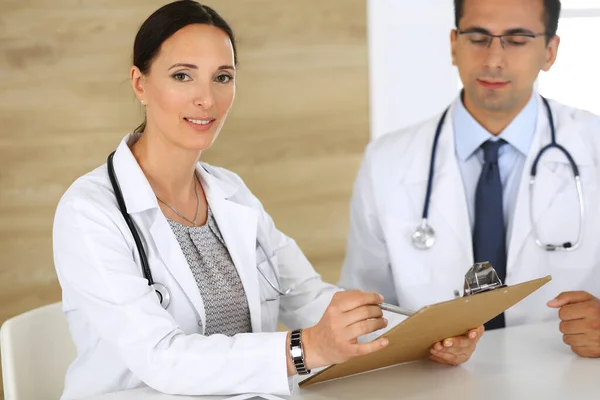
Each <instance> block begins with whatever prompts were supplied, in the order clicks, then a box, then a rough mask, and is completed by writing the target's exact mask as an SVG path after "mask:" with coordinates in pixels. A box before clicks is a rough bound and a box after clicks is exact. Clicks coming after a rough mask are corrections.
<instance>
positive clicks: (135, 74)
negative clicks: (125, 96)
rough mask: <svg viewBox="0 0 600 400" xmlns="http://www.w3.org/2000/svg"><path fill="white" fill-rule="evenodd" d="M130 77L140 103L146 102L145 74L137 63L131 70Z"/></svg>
mask: <svg viewBox="0 0 600 400" xmlns="http://www.w3.org/2000/svg"><path fill="white" fill-rule="evenodd" d="M129 79H130V80H131V88H132V89H133V92H134V93H135V95H136V97H137V98H138V100H139V101H140V103H142V104H143V103H144V102H145V95H146V92H145V91H144V83H145V76H144V74H142V71H140V69H139V68H138V67H136V66H135V65H134V66H133V67H131V70H130V71H129Z"/></svg>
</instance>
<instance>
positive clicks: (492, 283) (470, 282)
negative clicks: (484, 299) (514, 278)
mask: <svg viewBox="0 0 600 400" xmlns="http://www.w3.org/2000/svg"><path fill="white" fill-rule="evenodd" d="M504 286H506V285H504V284H503V283H502V281H501V280H500V277H499V276H498V273H497V272H496V270H495V269H494V268H493V267H492V264H490V263H489V262H487V261H486V262H481V263H475V264H473V266H472V267H471V268H469V270H468V271H467V273H466V274H465V285H464V293H463V296H471V295H474V294H477V293H483V292H488V291H490V290H494V289H498V288H501V287H504Z"/></svg>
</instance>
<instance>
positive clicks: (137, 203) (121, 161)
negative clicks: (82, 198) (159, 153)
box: [114, 133, 239, 214]
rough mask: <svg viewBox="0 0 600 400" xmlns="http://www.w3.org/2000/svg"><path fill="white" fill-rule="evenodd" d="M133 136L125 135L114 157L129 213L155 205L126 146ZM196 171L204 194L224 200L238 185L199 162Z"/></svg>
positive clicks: (135, 138)
mask: <svg viewBox="0 0 600 400" xmlns="http://www.w3.org/2000/svg"><path fill="white" fill-rule="evenodd" d="M137 139H139V134H135V133H132V134H129V135H127V136H125V137H124V138H123V140H122V141H121V143H120V145H119V147H118V148H117V151H116V152H115V156H114V167H115V172H116V174H117V179H118V180H119V186H120V188H121V192H122V193H123V199H124V200H125V205H126V207H127V212H128V213H129V214H134V213H138V212H142V211H146V210H150V209H157V208H159V205H158V200H157V199H156V195H155V194H154V191H153V190H152V187H151V186H150V183H149V182H148V179H147V178H146V176H145V175H144V172H143V171H142V169H141V168H140V166H139V164H138V162H137V160H136V159H135V157H134V156H133V153H132V152H131V149H130V148H129V146H130V145H132V144H133V143H135V141H136V140H137ZM196 172H197V174H198V177H199V178H200V181H201V183H202V189H203V190H204V192H205V194H206V196H207V197H210V198H223V199H227V198H229V197H231V196H233V195H234V194H235V193H236V192H237V190H238V188H239V187H238V186H235V185H232V184H231V183H229V182H227V181H224V180H222V179H219V178H217V177H216V176H214V175H213V174H211V173H210V172H209V171H208V167H207V166H206V165H204V164H202V163H198V164H197V165H196Z"/></svg>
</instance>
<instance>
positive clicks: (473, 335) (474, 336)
mask: <svg viewBox="0 0 600 400" xmlns="http://www.w3.org/2000/svg"><path fill="white" fill-rule="evenodd" d="M469 337H470V338H471V339H475V338H476V337H477V332H471V333H469Z"/></svg>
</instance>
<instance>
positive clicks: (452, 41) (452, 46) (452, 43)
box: [450, 29, 458, 66]
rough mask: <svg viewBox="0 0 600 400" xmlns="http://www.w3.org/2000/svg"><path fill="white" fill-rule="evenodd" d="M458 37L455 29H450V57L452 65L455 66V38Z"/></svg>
mask: <svg viewBox="0 0 600 400" xmlns="http://www.w3.org/2000/svg"><path fill="white" fill-rule="evenodd" d="M457 36H458V32H457V30H456V29H452V31H450V49H451V54H450V55H451V56H452V65H454V66H456V38H457Z"/></svg>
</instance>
